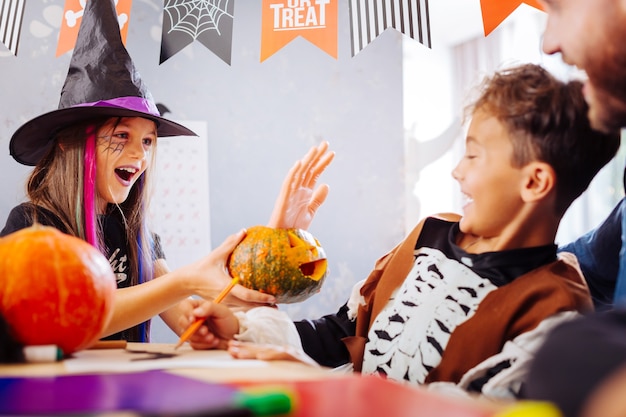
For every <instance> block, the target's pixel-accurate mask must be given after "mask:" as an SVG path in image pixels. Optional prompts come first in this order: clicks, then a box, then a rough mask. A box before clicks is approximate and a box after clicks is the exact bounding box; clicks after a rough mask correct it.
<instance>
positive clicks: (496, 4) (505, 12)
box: [480, 0, 543, 36]
mask: <svg viewBox="0 0 626 417" xmlns="http://www.w3.org/2000/svg"><path fill="white" fill-rule="evenodd" d="M522 3H525V4H527V5H529V6H532V7H535V8H537V9H539V10H543V7H541V4H539V1H538V0H480V8H481V11H482V14H483V28H484V30H485V36H487V35H489V34H490V33H491V32H492V31H493V30H494V29H495V28H496V27H498V25H499V24H500V23H502V22H503V21H504V19H506V18H507V17H509V15H510V14H511V13H513V12H514V11H515V9H517V8H518V7H519V6H520V5H521V4H522Z"/></svg>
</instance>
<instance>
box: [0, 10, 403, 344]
mask: <svg viewBox="0 0 626 417" xmlns="http://www.w3.org/2000/svg"><path fill="white" fill-rule="evenodd" d="M161 4H162V2H160V1H152V0H150V1H148V0H134V2H133V6H132V11H131V21H130V29H129V33H128V38H127V48H128V50H129V52H130V54H131V56H132V57H133V59H134V61H135V65H136V66H137V68H138V70H139V71H140V73H141V75H142V78H143V79H144V81H145V82H146V84H147V85H148V87H149V88H150V90H151V92H152V94H153V96H154V97H155V99H156V101H157V102H162V103H165V104H166V105H167V106H168V107H169V108H170V110H171V111H172V114H170V115H168V116H170V117H171V118H175V119H177V120H206V121H207V123H208V137H209V139H208V140H209V167H210V175H209V178H210V212H211V240H212V243H213V245H214V246H217V245H218V244H219V243H220V242H222V241H223V239H224V238H225V237H227V236H228V235H230V234H231V233H233V232H235V231H237V230H239V229H240V228H242V227H246V226H251V225H255V224H263V223H265V222H266V221H267V219H268V217H269V214H270V211H271V209H272V206H273V202H274V199H275V197H276V195H277V193H278V189H279V186H280V183H281V180H282V178H283V176H284V175H285V173H286V172H287V170H288V169H289V167H290V166H291V165H292V163H293V162H294V161H295V160H296V159H297V158H299V157H300V156H301V155H303V154H304V153H305V152H306V151H307V150H308V148H309V147H310V146H312V145H314V144H317V143H319V141H321V140H323V139H325V140H328V141H329V142H330V145H331V148H332V149H333V150H334V151H335V152H336V158H335V161H334V162H333V164H332V165H331V166H330V167H329V168H328V169H327V171H326V172H325V173H324V175H323V176H322V178H321V180H322V181H324V182H327V183H328V184H329V185H330V187H331V192H330V195H329V197H328V200H327V202H326V203H325V205H324V206H323V207H322V208H321V209H320V211H319V213H318V215H317V217H316V219H315V221H314V222H313V224H312V227H311V228H310V231H311V232H312V233H313V234H314V235H315V236H316V237H317V238H318V239H319V240H320V241H321V242H322V244H323V246H325V248H326V251H327V255H328V257H329V265H330V276H329V277H328V279H327V282H326V284H325V286H324V288H323V290H322V292H321V293H320V294H318V295H317V296H315V297H313V298H311V299H309V300H307V301H305V302H304V303H301V304H297V305H289V306H284V307H283V308H285V309H286V311H288V312H289V313H290V314H291V315H292V317H293V318H296V319H297V318H302V317H309V318H315V317H318V316H320V315H322V314H326V313H331V312H334V311H335V310H336V309H337V308H338V307H339V306H340V305H341V304H342V303H343V302H344V301H345V300H346V299H347V297H348V295H349V291H350V288H351V286H352V285H353V284H354V283H355V282H356V281H358V280H360V279H362V278H365V277H366V276H367V274H368V273H369V271H370V270H371V267H372V265H373V264H374V262H375V260H376V259H377V258H378V257H380V256H381V255H383V254H384V253H385V252H386V251H387V250H389V249H390V248H391V247H392V246H394V245H395V244H396V243H397V242H398V241H399V240H400V239H401V238H402V236H403V234H404V229H403V228H404V156H403V149H404V139H403V127H402V126H403V123H402V111H403V110H402V35H401V34H399V33H398V32H395V31H393V30H388V31H386V32H385V33H384V34H383V35H382V36H380V37H379V38H378V39H376V40H375V41H374V42H372V43H371V44H370V45H369V46H367V47H366V48H365V49H364V50H362V51H361V52H360V53H359V54H357V55H356V56H355V57H351V52H350V32H349V27H350V26H349V21H348V5H347V1H343V0H342V1H340V5H339V36H338V42H339V44H338V58H337V59H334V58H332V57H331V56H329V55H328V54H326V52H324V51H322V50H321V49H319V48H317V47H316V46H314V45H313V44H311V43H309V42H308V41H306V40H304V39H302V38H298V39H296V40H294V41H292V42H291V43H289V44H288V45H286V46H285V47H284V48H282V49H281V50H279V51H278V52H277V53H276V54H274V55H273V56H271V57H270V58H268V59H267V60H266V61H264V62H262V63H261V62H259V53H260V33H261V23H260V22H261V20H260V16H261V1H252V0H238V1H237V2H236V4H235V20H234V30H233V49H232V61H231V65H230V66H229V65H228V64H226V63H224V62H223V61H222V60H221V59H220V58H218V57H217V56H215V55H214V54H213V53H212V52H211V51H209V50H208V49H206V48H205V47H204V46H202V45H201V44H200V43H198V42H195V43H192V44H191V45H189V46H188V47H187V48H185V49H184V50H182V51H181V52H179V53H178V54H176V55H174V56H173V57H172V58H170V59H169V60H168V61H166V62H164V63H163V64H162V65H159V52H160V39H161V21H162V20H161V19H162V10H161V6H160V5H161ZM63 5H64V1H63V0H48V1H46V2H40V1H30V2H27V3H26V10H25V15H24V22H23V29H22V38H21V43H20V49H19V51H18V55H17V57H16V56H12V55H10V54H8V53H5V50H6V49H3V48H4V46H1V45H0V52H1V53H0V71H1V72H0V74H2V76H1V77H0V91H1V98H0V117H1V119H0V171H1V175H2V181H1V182H0V223H2V224H4V221H5V219H6V215H7V213H8V211H9V210H10V209H11V207H13V206H14V205H16V204H17V203H19V202H20V201H21V199H22V198H23V188H24V180H25V178H26V176H27V175H28V173H29V172H30V169H29V168H28V167H23V166H21V165H19V164H18V163H17V162H15V161H14V160H13V159H12V158H11V157H10V156H9V153H8V141H9V138H10V135H11V134H12V133H13V132H14V130H15V129H17V128H18V127H19V126H20V125H21V124H22V123H23V122H25V121H27V120H29V119H30V118H32V117H34V116H36V115H38V114H40V113H42V112H45V111H50V110H53V109H55V108H56V107H57V104H58V98H59V94H60V89H61V86H62V84H63V82H64V80H65V75H66V73H67V67H68V64H69V59H70V55H71V54H70V53H68V54H65V55H63V56H61V57H58V58H56V57H55V51H56V40H57V36H58V27H59V25H60V17H61V16H60V10H62V8H63ZM57 15H58V17H56V16H57ZM157 324H158V323H157ZM157 328H158V325H157ZM155 338H156V340H157V341H160V340H170V339H171V335H169V334H168V333H167V332H163V333H161V332H160V330H159V331H158V333H157V335H156V336H155Z"/></svg>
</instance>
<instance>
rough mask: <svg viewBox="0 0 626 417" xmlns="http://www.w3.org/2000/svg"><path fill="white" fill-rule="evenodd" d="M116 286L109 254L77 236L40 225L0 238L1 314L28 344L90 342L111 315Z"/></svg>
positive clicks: (80, 345) (69, 348) (72, 346)
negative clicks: (106, 254) (108, 259)
mask: <svg viewBox="0 0 626 417" xmlns="http://www.w3.org/2000/svg"><path fill="white" fill-rule="evenodd" d="M116 287H117V285H116V282H115V275H114V274H113V271H112V269H111V266H110V265H109V262H108V261H107V259H106V258H105V257H104V255H103V254H102V253H100V251H98V250H97V249H96V248H94V247H93V246H91V245H90V244H89V243H87V242H85V241H83V240H81V239H79V238H77V237H74V236H70V235H67V234H63V233H61V232H60V231H58V230H57V229H55V228H52V227H47V226H41V225H34V226H32V227H28V228H26V229H22V230H19V231H17V232H14V233H11V234H10V235H7V236H5V237H3V238H0V314H1V315H2V316H3V317H4V319H5V320H6V322H7V323H8V324H9V326H10V328H11V331H12V334H13V336H14V337H15V339H16V340H17V341H18V342H20V343H23V344H24V345H42V344H54V345H57V346H58V347H60V348H61V349H62V350H63V352H64V353H66V354H70V353H72V352H75V351H78V350H81V349H84V348H87V347H89V345H91V344H93V343H94V342H96V341H97V340H98V339H99V338H100V335H101V333H102V331H103V330H104V328H105V326H106V325H107V324H108V322H109V320H110V319H111V315H112V313H113V300H114V296H115V289H116Z"/></svg>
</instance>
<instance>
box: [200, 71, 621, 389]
mask: <svg viewBox="0 0 626 417" xmlns="http://www.w3.org/2000/svg"><path fill="white" fill-rule="evenodd" d="M481 87H482V88H481V89H480V90H479V92H480V94H479V97H478V98H477V100H476V101H475V102H474V103H473V104H472V105H471V106H470V107H469V110H470V112H471V116H472V120H471V123H470V126H469V130H468V133H467V137H466V150H465V154H464V156H463V158H462V159H461V161H460V162H459V164H458V165H457V166H456V168H455V169H454V170H453V172H452V175H453V177H454V178H455V179H456V180H457V181H458V182H459V184H460V187H461V191H462V193H463V194H464V196H466V204H465V205H464V207H463V215H462V216H460V215H456V214H442V215H437V216H433V217H428V218H426V219H424V220H423V221H421V222H420V223H419V224H418V225H417V226H416V227H415V229H414V230H413V231H412V232H411V233H410V234H409V235H408V237H406V239H405V240H404V241H403V242H401V243H400V244H399V245H398V246H397V247H396V248H394V249H393V250H392V251H391V252H389V253H388V254H386V255H385V256H383V257H382V258H381V259H380V260H378V262H377V263H376V266H375V269H374V270H373V271H372V272H371V274H370V276H369V277H368V278H367V279H366V280H365V281H363V282H361V283H359V284H357V286H356V287H355V289H354V291H353V293H352V296H351V297H350V299H349V301H348V302H347V303H346V304H345V305H344V306H343V307H342V308H341V309H340V310H339V311H338V312H337V313H336V314H333V315H328V316H325V317H322V318H321V319H318V320H314V321H309V320H306V321H301V322H296V323H293V322H292V321H290V320H289V319H288V317H286V315H284V314H283V313H281V312H280V311H278V310H276V309H271V308H264V307H261V308H257V309H252V310H250V311H248V312H246V313H243V312H241V313H239V312H238V313H235V314H233V313H232V312H230V311H229V310H228V309H227V308H225V307H224V306H220V305H216V304H214V303H210V302H207V303H205V304H203V305H201V306H200V307H198V308H197V309H196V310H195V311H194V314H196V316H197V317H207V321H208V322H209V326H210V328H211V329H212V331H213V333H214V340H213V342H212V343H208V344H204V345H195V346H194V347H196V348H213V347H227V348H228V349H229V350H230V352H231V354H232V355H233V356H235V357H242V358H249V357H256V358H262V359H272V358H278V359H284V358H293V359H300V360H305V361H308V362H313V361H315V362H316V363H318V364H321V365H325V366H330V367H338V366H344V367H346V368H351V369H354V370H355V371H360V372H363V373H367V374H381V375H385V376H386V377H388V378H391V379H394V380H399V381H408V382H410V383H414V384H428V385H429V387H431V388H433V389H434V388H437V387H439V388H442V389H443V388H447V389H453V390H456V389H457V388H461V389H462V390H463V391H465V392H475V393H481V394H483V395H485V396H488V397H493V398H503V397H515V396H517V395H518V394H519V390H520V384H521V381H523V376H524V373H525V371H526V365H527V363H528V361H529V360H530V359H531V358H532V355H533V353H534V351H535V350H536V348H537V347H538V345H539V344H540V343H541V341H542V340H543V338H544V336H545V334H546V332H547V331H548V330H549V329H551V328H552V327H553V326H554V325H556V324H558V323H561V322H563V321H565V320H570V319H572V318H573V317H576V316H577V315H579V314H580V313H581V312H585V311H588V310H590V309H592V308H593V306H592V302H591V298H590V295H589V291H588V289H587V287H586V284H585V281H584V279H583V277H582V274H581V273H580V270H579V268H578V263H577V261H576V259H575V258H574V257H573V256H568V255H567V254H562V255H559V257H558V258H557V246H556V244H555V243H554V240H555V236H556V232H557V229H558V226H559V222H560V220H561V218H562V216H563V214H564V213H565V211H566V210H567V208H568V207H569V206H570V204H571V203H572V201H574V200H575V199H576V198H577V197H578V196H579V195H580V194H581V193H582V192H583V191H584V190H585V189H586V188H587V186H588V185H589V183H590V181H591V180H592V178H593V177H594V176H595V174H596V173H597V172H598V171H599V170H600V169H601V168H602V167H603V166H604V165H605V164H606V163H607V162H608V161H609V160H610V159H611V158H612V157H613V156H614V155H615V153H616V152H617V149H618V146H619V136H618V135H608V134H601V133H599V132H596V131H594V130H592V129H591V127H590V126H589V122H588V119H587V117H586V113H587V105H586V103H585V100H584V98H583V94H582V86H581V83H580V82H577V81H575V82H569V83H564V82H561V81H559V80H557V79H556V78H554V77H553V76H552V75H550V74H549V73H548V72H547V71H545V70H544V69H543V68H541V67H540V66H537V65H531V64H527V65H522V66H519V67H515V68H511V69H507V70H503V71H500V72H497V73H496V74H494V75H493V76H492V77H490V78H488V79H486V80H485V81H484V83H483V84H482V86H481ZM208 328H209V327H205V328H204V329H203V331H204V332H208V331H209V330H208ZM204 340H208V339H207V338H205V339H204ZM249 342H254V343H249Z"/></svg>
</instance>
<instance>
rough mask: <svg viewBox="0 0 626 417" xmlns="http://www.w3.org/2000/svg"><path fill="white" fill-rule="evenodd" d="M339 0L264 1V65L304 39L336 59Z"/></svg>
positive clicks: (262, 17)
mask: <svg viewBox="0 0 626 417" xmlns="http://www.w3.org/2000/svg"><path fill="white" fill-rule="evenodd" d="M338 1H339V0H263V12H262V13H261V19H262V23H261V62H263V61H264V60H266V59H267V58H269V57H270V56H272V55H273V54H274V53H275V52H276V51H278V50H279V49H281V48H282V47H283V46H285V45H287V44H288V43H289V42H291V41H292V40H294V39H295V38H297V37H298V36H302V37H303V38H305V39H306V40H308V41H309V42H311V43H313V44H314V45H316V46H317V47H319V48H320V49H322V50H324V51H325V52H326V53H328V54H329V55H331V56H332V57H333V58H335V59H336V58H337V9H338V7H337V4H338Z"/></svg>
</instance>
